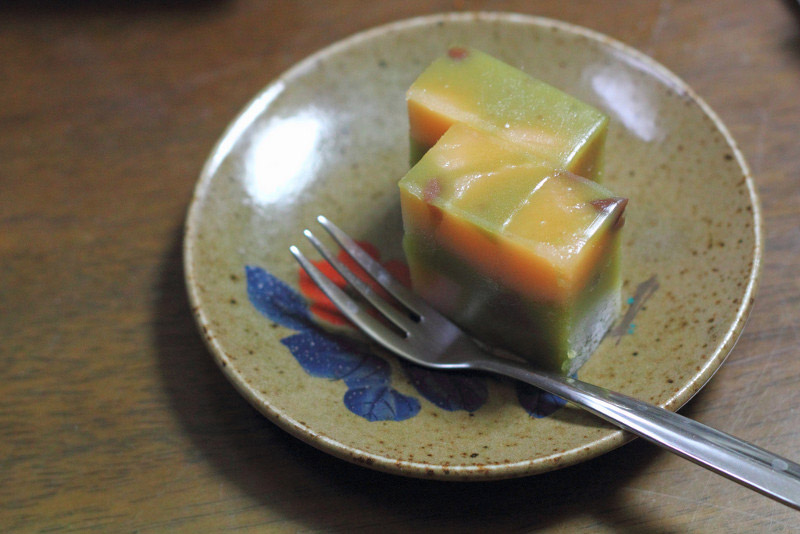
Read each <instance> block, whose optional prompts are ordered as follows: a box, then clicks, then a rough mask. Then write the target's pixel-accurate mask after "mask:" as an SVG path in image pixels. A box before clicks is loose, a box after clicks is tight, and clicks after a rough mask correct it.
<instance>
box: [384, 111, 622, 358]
mask: <svg viewBox="0 0 800 534" xmlns="http://www.w3.org/2000/svg"><path fill="white" fill-rule="evenodd" d="M399 187H400V198H401V207H402V215H403V225H404V237H403V248H404V251H405V254H406V259H407V261H408V264H409V269H410V273H411V279H412V285H413V287H414V290H415V291H417V292H418V293H419V294H420V295H422V296H423V298H425V299H426V300H428V301H429V302H430V303H431V304H432V305H433V306H434V307H436V308H438V309H439V310H440V311H441V312H442V313H443V314H445V315H446V316H447V317H449V318H450V319H452V320H453V321H455V322H456V323H457V324H459V325H460V326H462V327H463V328H464V329H465V330H466V331H467V332H469V333H470V334H472V335H474V336H475V337H477V338H479V339H481V340H483V341H485V342H486V343H488V344H490V345H494V346H497V347H500V348H502V349H506V350H508V351H510V352H513V353H514V354H517V355H519V356H522V357H524V358H526V359H529V360H531V361H533V362H535V363H536V364H537V365H539V366H541V367H543V368H546V369H550V370H554V371H558V372H562V373H572V372H574V371H575V370H576V369H577V368H578V367H579V366H580V365H581V364H582V363H583V362H584V361H585V360H586V358H588V357H589V355H590V354H591V353H592V352H594V350H595V349H596V348H597V346H598V344H599V343H600V341H601V340H602V338H603V336H604V335H605V333H606V331H607V330H608V329H609V327H610V326H611V324H612V323H613V321H614V320H615V318H616V316H617V313H618V309H619V305H620V280H621V277H620V268H619V263H620V258H619V256H620V246H619V241H620V239H619V235H620V228H621V227H622V223H623V213H624V210H625V206H626V204H627V200H626V199H623V198H619V197H617V196H615V195H614V194H612V193H611V192H610V191H609V190H608V189H606V188H605V187H603V186H601V185H599V184H597V183H595V182H592V181H590V180H586V179H585V178H581V177H579V176H577V175H575V174H573V173H570V172H568V171H565V170H562V169H559V168H558V167H557V166H556V165H554V164H553V163H552V162H549V161H546V160H544V159H542V158H539V157H536V156H534V155H532V154H530V153H526V152H523V151H520V150H519V149H518V146H517V145H516V144H515V143H513V142H510V141H509V140H507V139H506V138H503V137H499V136H496V135H493V134H490V133H488V132H486V131H484V130H478V129H474V128H471V127H469V126H467V125H464V124H455V125H454V126H452V127H451V128H450V129H449V130H448V131H447V132H446V133H445V134H444V135H443V136H442V137H441V139H440V140H439V141H438V142H437V143H436V144H435V146H433V147H432V148H431V149H430V150H429V151H428V152H427V153H426V154H425V155H424V156H423V157H422V159H421V160H420V161H419V162H418V163H417V164H416V165H415V166H414V167H413V168H412V169H411V170H410V171H409V172H408V174H407V175H406V176H405V177H404V178H403V179H402V180H400V182H399Z"/></svg>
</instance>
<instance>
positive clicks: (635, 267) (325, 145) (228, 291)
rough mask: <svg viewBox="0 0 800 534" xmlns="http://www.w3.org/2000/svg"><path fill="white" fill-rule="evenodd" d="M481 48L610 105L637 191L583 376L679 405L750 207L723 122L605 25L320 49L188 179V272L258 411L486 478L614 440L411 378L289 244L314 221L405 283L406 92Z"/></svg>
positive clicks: (723, 298)
mask: <svg viewBox="0 0 800 534" xmlns="http://www.w3.org/2000/svg"><path fill="white" fill-rule="evenodd" d="M454 43H463V44H467V45H471V46H474V47H477V48H480V49H483V50H485V51H486V52H489V53H490V54H493V55H495V56H497V57H499V58H501V59H503V60H505V61H507V62H509V63H511V64H513V65H516V66H518V67H520V68H522V69H524V70H525V71H527V72H529V73H531V74H533V75H534V76H536V77H539V78H541V79H543V80H545V81H548V82H550V83H551V84H553V85H555V86H557V87H559V88H561V89H563V90H565V91H567V92H569V93H571V94H573V95H575V96H577V97H579V98H581V99H583V100H585V101H588V102H590V103H592V104H594V105H595V106H597V107H598V108H600V109H603V110H605V111H606V112H607V113H608V114H609V115H610V117H611V129H610V135H609V139H608V147H607V162H606V176H607V178H606V183H607V185H608V186H609V187H610V188H611V189H612V190H614V191H616V192H617V193H618V194H621V195H624V196H627V197H629V198H630V203H629V205H628V211H627V214H628V215H627V223H626V227H625V233H626V235H625V238H624V287H623V291H624V294H623V298H624V302H625V305H624V309H623V316H621V317H620V319H619V321H618V323H617V324H616V325H615V327H614V328H613V330H612V331H611V332H610V334H609V335H608V337H607V338H606V339H605V341H604V342H603V344H602V345H601V347H600V349H599V350H598V351H597V353H595V354H594V355H593V356H592V358H591V359H590V361H589V362H588V363H587V364H586V365H585V366H584V367H583V368H582V369H581V371H580V373H579V377H580V378H581V379H583V380H586V381H588V382H593V383H597V384H600V385H603V386H606V387H608V388H611V389H615V390H618V391H621V392H624V393H627V394H629V395H633V396H635V397H638V398H640V399H644V400H647V401H651V402H653V403H656V404H659V405H661V406H664V407H666V408H668V409H671V410H674V409H677V408H679V407H680V406H681V405H682V404H684V403H685V402H686V401H687V400H688V399H690V398H691V397H692V395H694V394H695V393H696V392H697V391H698V390H699V389H700V388H701V387H702V386H703V385H704V384H705V383H706V381H708V380H709V378H711V376H712V375H713V374H714V372H715V370H716V369H717V368H718V367H719V366H720V365H721V364H722V362H723V360H724V359H725V357H726V355H727V354H728V352H729V351H730V350H731V348H732V347H733V345H734V343H735V341H736V339H737V337H738V336H739V334H740V332H741V331H742V328H743V327H744V324H745V319H746V317H747V314H748V312H749V310H750V307H751V304H752V299H753V295H754V291H755V285H756V280H757V275H758V272H759V265H760V256H761V238H760V216H759V211H758V203H757V197H756V193H755V190H754V186H753V182H752V180H751V177H750V176H749V174H748V170H747V168H746V165H745V163H744V160H743V158H742V155H741V154H740V152H739V151H738V150H737V148H736V146H735V144H734V141H733V140H732V138H731V136H730V134H729V133H728V131H727V130H726V129H725V127H724V126H723V125H722V123H721V122H720V121H719V119H718V118H717V117H716V116H715V115H714V113H713V112H712V111H711V110H710V109H709V108H708V106H707V105H706V104H704V103H703V102H702V101H701V100H700V99H699V98H698V97H697V95H695V93H694V92H693V91H692V90H691V89H690V88H689V87H688V86H687V85H686V84H685V83H684V82H682V81H681V80H679V79H678V78H677V77H676V76H675V75H673V74H671V73H670V72H669V71H667V70H666V69H665V68H663V67H662V66H660V65H658V64H657V63H656V62H655V61H653V60H652V59H649V58H648V57H646V56H645V55H643V54H641V53H639V52H637V51H635V50H632V49H631V48H628V47H626V46H625V45H622V44H620V43H618V42H616V41H613V40H611V39H609V38H607V37H605V36H602V35H599V34H597V33H593V32H590V31H587V30H584V29H581V28H577V27H574V26H570V25H567V24H564V23H560V22H556V21H552V20H546V19H541V18H532V17H527V16H519V15H512V14H491V13H482V14H464V13H461V14H447V15H441V16H431V17H425V18H418V19H413V20H407V21H402V22H397V23H394V24H390V25H387V26H383V27H380V28H376V29H373V30H370V31H366V32H364V33H360V34H358V35H355V36H353V37H350V38H348V39H345V40H344V41H342V42H339V43H337V44H334V45H332V46H330V47H328V48H326V49H324V50H322V51H320V52H318V53H316V54H314V55H313V56H311V57H309V58H308V59H306V60H304V61H302V62H301V63H299V64H298V65H297V66H296V67H294V68H292V69H291V70H289V71H288V72H286V73H285V74H284V75H282V76H281V77H280V78H278V79H277V80H275V81H274V82H273V83H272V84H270V85H269V86H268V87H267V88H265V89H264V90H263V91H262V92H261V93H259V94H258V95H256V97H255V99H254V100H253V101H252V102H251V103H250V104H249V105H248V106H247V107H246V108H245V109H244V111H243V112H242V113H241V114H240V115H239V116H238V118H236V119H235V120H234V121H233V123H232V124H231V126H230V127H229V128H228V130H227V132H225V134H224V135H223V137H222V138H221V140H220V141H219V143H218V145H217V146H216V148H215V149H214V151H213V152H212V153H211V155H210V157H209V159H208V161H207V163H206V165H205V168H204V169H203V172H202V175H201V176H200V180H199V183H198V185H197V189H196V191H195V196H194V199H193V202H192V206H191V209H190V212H189V216H188V221H187V226H186V241H185V261H186V278H187V283H188V288H189V294H190V298H191V302H192V304H193V307H194V312H195V314H196V318H197V322H198V323H199V325H200V328H201V330H202V332H203V335H204V336H205V339H206V341H207V343H208V346H209V347H210V350H211V353H212V354H213V356H214V358H215V360H216V361H217V362H218V364H219V366H220V368H221V369H222V371H223V372H224V373H225V375H226V376H227V377H228V378H229V379H230V381H231V382H232V383H233V384H234V385H235V386H236V387H237V388H238V390H239V391H240V392H241V393H242V394H243V395H244V396H245V397H246V398H247V400H248V401H249V402H251V403H252V404H253V405H254V406H255V407H256V408H258V409H259V410H260V411H261V412H262V413H263V414H264V415H265V416H266V417H268V418H269V419H271V420H272V421H274V422H275V423H276V424H277V425H279V426H280V427H282V428H284V429H285V430H287V431H288V432H290V433H291V434H293V435H295V436H297V437H298V438H300V439H302V440H304V441H306V442H308V443H310V444H312V445H314V446H316V447H318V448H320V449H322V450H324V451H326V452H328V453H330V454H332V455H334V456H337V457H340V458H343V459H347V460H350V461H352V462H355V463H357V464H361V465H365V466H369V467H372V468H375V469H380V470H383V471H389V472H393V473H398V474H404V475H410V476H418V477H430V478H441V479H447V478H449V479H461V480H464V479H493V478H494V479H496V478H505V477H512V476H522V475H529V474H534V473H540V472H544V471H548V470H551V469H554V468H557V467H563V466H566V465H570V464H574V463H577V462H580V461H584V460H587V459H589V458H593V457H596V456H598V455H600V454H602V453H604V452H607V451H609V450H611V449H613V448H615V447H617V446H619V445H621V444H623V443H624V442H625V441H626V440H627V439H629V436H628V435H627V434H624V433H622V432H620V431H618V430H616V429H614V428H612V427H610V426H609V425H607V424H605V423H602V422H600V421H599V420H597V419H595V418H594V417H592V416H589V415H587V414H585V413H584V412H582V411H581V410H580V409H578V408H575V407H572V406H562V407H560V406H559V403H558V402H556V401H554V399H552V398H550V397H549V396H547V395H541V394H538V393H537V392H536V391H531V390H528V389H519V388H518V387H517V386H516V385H515V384H513V383H510V382H508V381H503V380H498V379H494V378H490V377H484V376H454V375H446V374H441V373H426V372H421V371H419V370H418V369H411V368H408V367H405V366H404V365H402V364H401V362H399V361H397V360H396V359H395V358H394V357H392V356H390V355H388V354H385V353H382V352H379V351H375V350H372V349H370V348H369V347H365V346H363V345H361V344H359V343H357V342H351V341H349V340H348V338H347V337H346V336H344V337H343V336H340V335H334V334H330V333H329V332H328V330H327V329H325V328H322V327H320V326H318V322H317V321H316V319H318V318H319V317H325V318H327V319H328V320H329V321H333V322H334V323H335V322H336V321H337V317H336V315H335V314H334V315H331V314H330V313H329V311H328V310H326V309H325V307H324V305H323V304H324V303H322V302H320V300H319V296H318V295H316V294H314V292H313V291H312V290H311V289H310V288H309V287H308V286H306V285H304V284H301V283H300V282H299V281H298V267H297V265H296V263H295V261H294V259H293V258H292V257H291V255H290V254H289V252H288V247H289V245H290V244H295V243H296V244H301V245H305V243H303V238H302V234H301V231H302V230H303V228H305V227H308V226H313V224H314V217H315V215H317V214H319V213H323V214H325V215H327V216H328V217H329V218H330V219H332V220H334V221H336V222H337V223H338V224H339V225H340V226H341V227H343V228H344V229H345V230H346V231H347V232H349V233H350V234H351V235H353V236H355V237H356V238H357V239H359V240H361V241H363V242H366V243H370V244H371V245H372V246H374V249H375V251H376V254H378V255H379V256H380V259H381V261H383V262H385V263H386V264H387V265H389V266H390V267H391V268H393V269H395V270H396V271H397V272H399V273H400V274H401V275H402V270H403V265H402V263H401V262H400V261H398V260H402V251H401V248H400V236H401V220H400V211H399V204H398V193H397V189H396V182H397V180H398V179H399V178H400V177H402V176H403V174H404V173H405V172H406V170H407V162H408V138H407V128H408V125H407V121H406V112H405V102H404V92H405V89H406V88H407V87H408V86H409V85H410V84H411V82H412V81H413V80H414V79H415V78H416V76H417V75H418V74H419V73H420V72H421V71H422V69H423V68H424V67H425V66H426V65H427V64H428V63H429V62H430V61H431V60H433V59H434V58H435V57H436V56H438V55H439V54H441V53H443V52H444V51H445V50H446V48H447V47H448V45H451V44H454Z"/></svg>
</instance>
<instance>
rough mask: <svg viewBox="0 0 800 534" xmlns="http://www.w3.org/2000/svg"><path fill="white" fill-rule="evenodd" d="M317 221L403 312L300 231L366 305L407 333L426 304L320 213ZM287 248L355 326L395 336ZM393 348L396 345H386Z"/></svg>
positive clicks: (297, 252)
mask: <svg viewBox="0 0 800 534" xmlns="http://www.w3.org/2000/svg"><path fill="white" fill-rule="evenodd" d="M317 221H318V222H319V223H320V225H322V227H323V228H325V230H326V231H327V232H328V234H330V236H331V237H332V238H333V240H334V241H335V242H336V243H337V244H338V245H339V246H340V247H341V248H342V249H343V250H344V251H345V252H347V254H348V255H349V256H350V257H351V258H353V260H354V261H355V262H356V263H357V264H358V265H359V266H360V267H361V268H362V269H364V271H365V272H366V273H367V274H369V275H370V277H372V278H373V279H374V280H375V282H376V283H377V284H378V285H379V286H380V287H382V288H383V289H384V290H386V292H387V293H389V295H391V296H392V297H393V298H394V299H396V300H397V302H398V303H399V304H401V305H402V306H404V307H405V308H407V309H408V313H404V312H402V311H400V310H399V309H397V308H396V307H395V306H393V305H392V304H391V303H389V302H388V301H387V300H386V299H385V298H384V297H383V296H381V295H379V294H378V293H377V292H376V291H375V290H374V289H373V288H372V287H370V286H369V284H367V283H366V282H365V281H363V280H362V279H361V278H359V277H358V276H357V275H356V274H355V273H353V271H351V270H350V269H349V268H348V267H347V266H345V265H344V264H343V263H342V262H341V261H340V260H339V259H338V258H337V257H336V255H335V254H333V253H332V252H331V251H330V250H329V249H328V248H327V247H326V246H325V245H324V244H322V242H320V240H319V239H317V237H316V236H314V234H313V233H311V231H309V230H304V231H303V234H304V235H305V236H306V238H307V239H308V240H309V241H310V242H311V244H312V245H313V246H314V248H315V249H317V251H318V252H319V253H320V255H321V256H322V257H323V258H324V259H325V260H326V261H327V262H328V263H329V264H330V265H331V266H332V267H333V268H334V269H335V270H336V271H337V272H338V273H339V274H340V275H341V276H342V278H344V279H345V280H346V281H347V283H348V284H349V285H350V286H351V287H352V288H353V289H354V290H355V291H356V292H357V293H358V294H359V295H361V296H362V297H363V298H364V299H365V300H366V301H367V302H369V304H370V305H372V306H373V307H374V308H375V309H377V310H378V311H379V312H380V313H381V314H382V315H383V316H384V317H386V318H387V319H388V320H389V321H391V322H392V323H393V324H394V325H395V326H397V327H398V328H399V329H400V330H402V331H403V333H404V334H405V336H407V335H408V334H409V332H410V330H411V329H412V327H413V326H414V324H415V323H416V322H417V320H418V319H419V317H421V316H422V315H423V313H425V310H426V309H427V305H426V304H424V303H422V302H421V301H420V299H419V297H417V296H416V295H414V294H413V293H412V292H411V291H410V290H408V289H407V288H406V287H405V286H403V285H402V284H401V283H400V282H399V281H398V280H397V279H395V278H394V277H393V276H392V275H391V274H389V272H388V271H387V270H386V269H384V268H383V266H381V265H380V264H379V263H378V262H377V261H375V260H374V259H373V258H372V257H371V256H370V255H369V254H367V253H366V251H364V250H363V249H362V248H361V247H360V246H359V245H358V244H357V243H356V242H355V241H354V240H353V239H352V238H351V237H350V236H348V235H347V234H346V233H345V232H343V231H342V230H341V229H340V228H338V227H337V226H336V225H335V224H333V223H332V222H331V221H329V220H328V219H327V218H326V217H324V216H322V215H320V216H318V217H317ZM290 251H291V252H292V254H293V255H294V257H295V258H296V259H297V261H298V262H299V263H300V265H301V266H302V268H303V269H304V270H305V271H306V273H308V275H309V276H310V277H311V279H312V280H313V281H314V283H315V284H317V286H319V288H320V289H321V290H322V292H323V293H325V294H326V295H327V296H328V298H330V299H331V301H333V303H334V304H335V305H336V306H337V307H338V308H339V309H340V310H341V312H342V313H343V314H344V315H345V316H346V317H347V318H349V319H350V320H351V321H353V323H355V324H356V326H358V327H359V328H361V329H362V330H364V331H365V332H366V333H367V334H369V335H371V336H372V337H373V338H374V339H376V340H378V341H380V342H382V343H384V342H385V339H382V338H397V337H398V336H397V333H396V332H394V331H393V330H391V329H390V328H388V327H387V326H386V325H385V324H383V323H382V322H381V321H379V320H377V319H376V318H375V317H373V316H372V315H370V314H369V312H368V311H367V310H366V309H365V307H364V306H362V305H361V304H359V303H358V302H357V301H356V300H355V299H353V298H352V297H351V296H350V295H348V294H347V293H346V292H345V291H343V290H342V289H341V288H339V287H338V286H337V285H336V284H335V283H334V282H332V281H331V280H330V279H329V278H328V277H327V276H325V274H323V273H322V271H320V270H319V269H318V268H317V267H316V266H315V265H314V264H313V263H312V262H311V261H310V260H308V258H306V257H305V255H303V253H302V252H300V250H299V249H298V248H297V247H296V246H291V247H290ZM389 348H392V349H394V350H396V348H397V347H389Z"/></svg>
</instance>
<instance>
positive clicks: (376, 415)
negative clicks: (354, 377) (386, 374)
mask: <svg viewBox="0 0 800 534" xmlns="http://www.w3.org/2000/svg"><path fill="white" fill-rule="evenodd" d="M344 404H345V406H347V408H348V409H349V410H350V411H351V412H353V413H354V414H356V415H360V416H361V417H363V418H364V419H366V420H368V421H403V420H405V419H409V418H411V417H414V416H415V415H417V414H418V413H419V410H420V404H419V401H418V400H417V399H415V398H414V397H408V396H406V395H403V394H402V393H400V392H399V391H397V390H395V389H392V388H390V387H389V386H388V385H383V386H379V385H375V386H365V387H360V388H354V389H350V390H348V391H347V393H345V395H344Z"/></svg>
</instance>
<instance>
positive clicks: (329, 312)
mask: <svg viewBox="0 0 800 534" xmlns="http://www.w3.org/2000/svg"><path fill="white" fill-rule="evenodd" d="M357 243H358V244H359V246H361V248H363V249H364V250H365V251H366V252H367V254H369V255H370V256H372V257H373V258H374V259H375V260H377V261H380V252H378V249H377V248H376V247H375V245H373V244H371V243H367V242H366V241H358V242H357ZM337 258H338V259H339V260H340V261H341V262H342V263H344V264H345V266H347V267H348V268H349V269H350V270H351V271H353V272H354V273H355V274H356V275H358V277H359V278H361V279H362V280H364V281H365V282H366V283H368V284H369V285H370V287H372V288H373V289H374V290H375V291H377V292H378V293H379V294H380V295H383V296H384V297H386V296H387V295H386V292H385V291H384V290H383V289H381V288H380V286H378V284H377V283H376V282H375V281H374V280H373V279H372V277H371V276H370V275H368V274H367V273H366V272H364V270H363V269H361V267H359V266H358V264H357V263H356V262H355V261H353V259H352V258H351V257H350V256H349V255H348V254H347V253H346V252H345V251H343V250H340V251H339V254H338V255H337ZM313 263H314V265H316V266H317V268H318V269H319V270H320V271H322V272H323V273H324V274H325V276H327V277H328V278H330V279H331V281H333V282H334V283H335V284H336V285H337V286H339V287H341V288H344V287H346V286H347V283H346V282H345V280H344V278H342V277H341V275H340V274H339V273H337V272H336V269H334V268H333V267H331V265H330V264H329V263H328V262H327V261H325V260H317V261H315V262H313ZM382 265H383V267H384V268H385V269H386V270H387V271H389V273H390V274H391V275H392V276H394V277H395V278H397V280H399V281H400V282H401V283H403V284H404V285H406V286H409V287H410V285H411V282H410V277H409V274H408V267H407V266H406V264H405V263H403V262H402V261H399V260H388V261H386V262H383V263H382ZM298 274H299V278H300V281H299V284H300V292H301V293H302V294H303V296H304V297H305V298H306V299H308V303H309V309H310V310H311V313H312V315H314V317H315V318H316V319H318V320H319V321H322V322H325V323H328V324H330V325H333V326H352V323H351V322H350V320H349V319H347V318H346V317H345V316H344V315H342V313H341V312H340V311H339V308H337V307H336V305H335V304H334V303H333V302H331V300H330V299H329V298H328V297H327V296H326V295H325V293H323V292H322V290H321V289H320V288H319V287H317V285H316V284H315V283H314V282H313V281H312V280H311V278H310V277H309V276H308V274H306V272H305V271H304V270H303V269H302V268H300V269H298Z"/></svg>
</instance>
